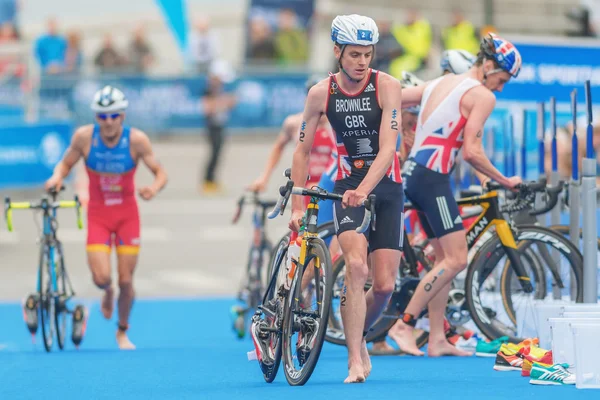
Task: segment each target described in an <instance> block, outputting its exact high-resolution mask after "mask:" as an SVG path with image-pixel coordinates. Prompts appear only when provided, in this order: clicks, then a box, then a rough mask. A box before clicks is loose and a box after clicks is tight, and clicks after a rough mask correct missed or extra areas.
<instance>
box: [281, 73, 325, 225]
mask: <svg viewBox="0 0 600 400" xmlns="http://www.w3.org/2000/svg"><path fill="white" fill-rule="evenodd" d="M327 83H328V80H327V79H326V80H324V81H321V82H319V83H317V84H316V85H314V86H313V87H312V88H311V89H310V90H309V91H308V96H307V97H306V103H305V105H304V112H303V113H302V122H301V124H300V130H299V137H298V145H297V146H296V150H294V158H293V161H292V180H293V181H294V186H304V185H306V180H307V177H308V162H309V160H310V150H311V148H312V145H313V141H314V139H315V132H316V131H317V126H318V125H319V120H320V119H321V115H322V114H323V113H324V112H325V102H326V100H327V93H328V92H327V90H328V87H327ZM303 209H304V203H303V201H302V198H301V197H300V196H292V219H291V220H290V229H292V230H294V231H297V230H298V228H299V226H298V221H297V219H298V218H297V217H298V216H299V215H301V213H303V211H304V210H303Z"/></svg>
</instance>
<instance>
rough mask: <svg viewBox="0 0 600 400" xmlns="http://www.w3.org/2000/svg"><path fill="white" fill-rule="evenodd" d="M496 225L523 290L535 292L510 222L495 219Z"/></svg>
mask: <svg viewBox="0 0 600 400" xmlns="http://www.w3.org/2000/svg"><path fill="white" fill-rule="evenodd" d="M494 224H495V225H496V233H497V234H498V237H499V238H500V242H501V243H502V247H503V248H504V251H505V252H506V256H507V257H508V259H509V260H510V265H511V267H512V268H513V270H514V271H515V275H516V276H517V279H518V280H519V284H520V285H521V288H522V289H523V291H524V292H525V293H527V294H529V293H532V292H533V285H532V284H531V278H530V277H529V275H528V274H527V271H526V270H525V267H524V266H523V263H522V262H521V257H520V256H519V252H518V250H517V243H516V242H515V237H514V235H513V232H512V230H511V229H510V226H509V225H508V222H506V221H505V220H496V221H494Z"/></svg>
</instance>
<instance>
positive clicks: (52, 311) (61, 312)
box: [4, 187, 85, 352]
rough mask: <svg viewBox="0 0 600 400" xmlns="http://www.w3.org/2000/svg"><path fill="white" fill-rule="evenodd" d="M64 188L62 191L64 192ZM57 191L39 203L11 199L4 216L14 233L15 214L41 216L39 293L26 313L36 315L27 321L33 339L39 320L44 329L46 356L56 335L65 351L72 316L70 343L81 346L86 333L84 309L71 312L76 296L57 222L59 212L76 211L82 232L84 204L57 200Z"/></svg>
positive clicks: (31, 301)
mask: <svg viewBox="0 0 600 400" xmlns="http://www.w3.org/2000/svg"><path fill="white" fill-rule="evenodd" d="M62 190H64V187H62V188H61V191H62ZM58 193H59V192H58V191H56V190H54V189H53V190H50V191H49V192H48V195H49V196H43V197H42V199H41V200H40V201H39V202H13V201H11V200H10V198H8V197H7V198H6V199H5V201H4V215H5V218H6V225H7V227H8V230H9V231H11V232H12V231H13V219H12V212H13V210H15V209H17V210H40V211H41V212H42V223H43V227H42V233H41V237H40V240H39V246H40V253H39V254H40V255H39V263H38V276H37V284H36V293H35V294H34V295H30V296H29V298H28V299H27V301H26V304H25V307H26V312H27V309H28V308H29V311H31V312H33V313H34V318H33V319H29V320H27V325H28V328H29V331H30V332H31V333H32V335H35V334H36V332H37V325H38V323H37V322H38V321H37V316H38V315H39V319H40V322H41V326H42V337H43V339H44V348H45V349H46V351H47V352H50V351H51V350H52V345H53V338H54V333H55V330H56V338H57V342H58V347H59V348H60V349H61V350H63V349H64V347H65V341H66V332H67V318H68V315H69V314H71V315H72V316H73V329H72V335H71V340H72V341H73V343H74V344H75V345H76V346H79V344H80V343H81V341H82V340H83V335H84V333H85V308H84V307H83V306H82V305H77V306H76V307H75V308H74V309H73V310H69V308H68V304H67V303H68V301H69V300H70V299H71V298H73V297H74V296H75V291H74V290H73V287H72V285H71V282H70V280H69V276H68V274H67V269H66V267H65V255H64V250H63V246H62V243H61V242H60V240H59V239H58V236H57V231H58V221H57V219H56V215H57V210H58V209H59V208H75V210H76V212H77V226H78V227H79V229H82V228H83V219H82V215H81V203H80V202H79V199H78V197H77V196H75V198H74V200H57V197H58Z"/></svg>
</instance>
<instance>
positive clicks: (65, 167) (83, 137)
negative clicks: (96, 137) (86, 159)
mask: <svg viewBox="0 0 600 400" xmlns="http://www.w3.org/2000/svg"><path fill="white" fill-rule="evenodd" d="M90 131H91V127H90V126H89V125H88V126H82V127H80V128H78V129H77V130H76V131H75V133H74V134H73V137H72V138H71V143H70V144H69V147H68V148H67V150H66V151H65V154H64V156H63V158H62V160H60V161H59V162H58V164H56V166H55V167H54V172H53V174H52V176H51V177H50V179H48V181H47V182H46V184H45V188H46V190H49V189H50V188H56V189H57V190H58V189H60V186H61V185H62V181H63V180H64V179H65V178H66V177H67V176H68V175H69V173H70V172H71V169H72V168H73V166H74V165H75V164H76V163H77V161H79V159H80V158H81V157H83V155H84V146H85V143H86V142H87V136H88V135H89V134H90Z"/></svg>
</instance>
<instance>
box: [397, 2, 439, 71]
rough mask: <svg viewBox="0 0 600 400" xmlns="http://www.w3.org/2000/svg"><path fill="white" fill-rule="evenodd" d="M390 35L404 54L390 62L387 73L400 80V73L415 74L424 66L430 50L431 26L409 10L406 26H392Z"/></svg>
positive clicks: (416, 13) (414, 11)
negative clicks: (402, 49)
mask: <svg viewBox="0 0 600 400" xmlns="http://www.w3.org/2000/svg"><path fill="white" fill-rule="evenodd" d="M392 34H393V35H394V37H395V38H396V40H397V41H398V43H399V44H400V46H402V47H403V48H404V50H405V52H404V54H403V55H401V56H399V57H396V58H394V59H393V60H392V61H391V63H390V72H389V73H390V75H392V76H393V77H395V78H396V79H402V71H408V72H415V71H418V70H420V69H422V68H423V67H424V66H425V65H426V63H427V58H428V57H429V52H430V50H431V38H432V33H431V25H430V24H429V21H427V20H426V19H424V18H422V17H420V16H419V14H418V12H417V11H416V10H410V11H409V12H408V18H407V21H406V25H399V26H394V27H393V28H392Z"/></svg>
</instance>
